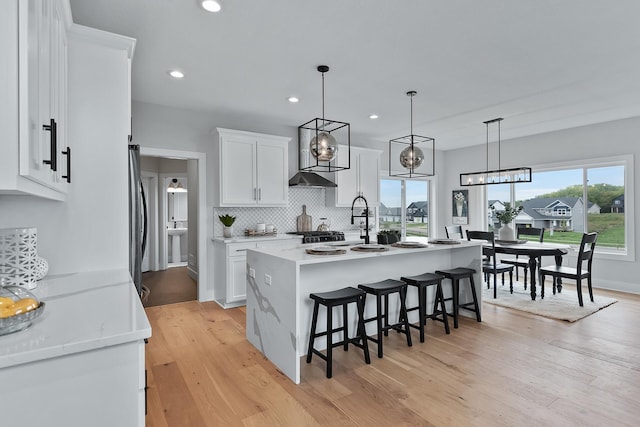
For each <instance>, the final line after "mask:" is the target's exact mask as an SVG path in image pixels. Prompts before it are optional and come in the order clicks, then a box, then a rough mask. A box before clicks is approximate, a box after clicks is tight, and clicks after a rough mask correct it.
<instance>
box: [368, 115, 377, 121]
mask: <svg viewBox="0 0 640 427" xmlns="http://www.w3.org/2000/svg"><path fill="white" fill-rule="evenodd" d="M369 118H370V119H371V120H375V119H377V118H378V115H377V114H371V115H370V116H369Z"/></svg>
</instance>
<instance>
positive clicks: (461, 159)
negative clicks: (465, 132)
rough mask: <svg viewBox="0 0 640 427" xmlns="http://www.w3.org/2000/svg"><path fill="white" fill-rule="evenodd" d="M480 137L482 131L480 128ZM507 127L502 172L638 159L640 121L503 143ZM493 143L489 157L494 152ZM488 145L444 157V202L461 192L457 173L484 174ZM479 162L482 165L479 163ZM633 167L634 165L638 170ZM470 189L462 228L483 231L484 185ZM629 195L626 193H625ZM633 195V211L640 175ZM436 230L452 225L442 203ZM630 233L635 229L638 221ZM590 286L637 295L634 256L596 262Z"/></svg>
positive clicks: (639, 270)
mask: <svg viewBox="0 0 640 427" xmlns="http://www.w3.org/2000/svg"><path fill="white" fill-rule="evenodd" d="M479 133H480V134H481V135H482V128H481V127H480V128H479ZM508 134H509V131H508V127H503V132H502V138H503V139H502V141H501V142H502V159H501V162H502V163H501V166H502V167H518V166H534V167H535V166H538V165H541V166H542V165H545V164H552V163H562V162H570V161H576V160H581V159H585V160H593V159H598V158H602V157H612V156H616V155H629V154H631V155H633V157H634V161H636V162H637V161H638V156H639V155H640V144H639V142H640V141H638V139H639V138H640V117H635V118H630V119H624V120H616V121H613V122H607V123H601V124H596V125H591V126H582V127H578V128H573V129H567V130H562V131H557V132H550V133H545V134H540V135H533V136H529V137H523V138H516V139H511V140H507V139H505V138H508ZM494 149H495V148H494V146H493V144H491V148H490V152H495V151H494ZM485 152H486V146H485V145H479V146H474V147H468V148H463V149H459V150H451V151H447V152H445V155H444V167H443V168H441V169H440V171H441V179H440V180H439V185H440V188H441V194H442V195H443V197H445V199H444V200H450V197H451V192H452V191H453V190H457V189H461V188H463V187H460V177H459V174H460V172H471V171H481V170H485V169H486V161H485V158H486V156H485ZM478 159H480V160H478ZM636 167H637V165H636ZM464 188H466V189H468V190H469V212H470V217H469V224H468V225H466V226H463V228H464V229H482V228H483V227H485V218H484V212H485V209H484V203H485V195H484V191H485V190H484V189H485V187H483V186H476V187H464ZM628 191H629V190H628ZM630 191H632V192H633V193H632V194H633V196H634V202H635V203H634V207H635V206H637V201H638V200H640V174H638V173H635V175H634V181H633V186H632V188H631V189H630ZM438 211H439V218H440V221H439V223H438V226H437V227H438V230H440V229H444V226H445V225H447V224H451V217H452V212H451V203H440V204H439V206H438ZM627 219H628V220H629V221H635V223H634V228H635V229H636V230H637V229H638V228H637V226H638V223H637V220H636V219H635V218H627ZM633 239H634V242H633V243H634V245H635V247H636V248H637V247H638V244H639V243H640V241H639V238H638V235H637V234H636V235H634V236H633ZM593 274H594V278H595V279H594V286H596V287H601V288H609V289H616V290H621V291H626V292H635V293H640V282H639V281H638V279H637V278H638V277H640V263H639V262H638V261H637V256H636V257H635V258H634V259H633V260H632V261H616V260H610V259H602V258H597V259H596V261H595V262H594V267H593Z"/></svg>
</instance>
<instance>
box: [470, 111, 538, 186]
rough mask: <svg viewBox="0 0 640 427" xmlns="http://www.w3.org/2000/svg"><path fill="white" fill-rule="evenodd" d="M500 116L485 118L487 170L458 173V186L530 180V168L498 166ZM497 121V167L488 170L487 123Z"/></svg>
mask: <svg viewBox="0 0 640 427" xmlns="http://www.w3.org/2000/svg"><path fill="white" fill-rule="evenodd" d="M502 120H503V119H502V118H497V119H493V120H487V121H486V122H484V124H485V125H486V126H487V170H485V171H481V172H468V173H461V174H460V186H462V187H471V186H474V185H491V184H510V183H512V182H531V168H529V167H519V168H508V169H502V168H500V151H501V149H500V122H501V121H502ZM492 123H498V169H493V170H489V125H490V124H492Z"/></svg>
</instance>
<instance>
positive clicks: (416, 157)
mask: <svg viewBox="0 0 640 427" xmlns="http://www.w3.org/2000/svg"><path fill="white" fill-rule="evenodd" d="M416 95H417V92H416V91H415V90H411V91H409V92H407V96H410V97H411V135H407V136H403V137H402V138H396V139H392V140H390V141H389V176H400V177H405V178H414V177H415V178H417V177H426V176H433V175H434V174H435V154H436V153H435V141H436V140H435V139H434V138H430V137H428V136H420V135H414V134H413V97H414V96H416ZM420 143H421V144H423V146H427V148H429V147H428V145H429V144H430V145H431V147H430V148H431V153H432V154H431V164H430V165H429V164H426V163H424V161H425V155H424V151H422V149H421V148H420V147H418V146H417V145H418V144H420ZM402 147H404V148H402ZM398 151H400V154H399V156H398V157H397V158H399V159H400V165H401V166H402V167H403V168H404V170H400V171H398V169H397V167H395V170H394V167H393V166H395V165H393V164H392V163H391V159H392V158H394V157H395V156H394V155H393V153H397V152H398ZM423 164H424V167H422V166H423ZM421 167H422V168H421ZM418 169H420V170H419V171H418Z"/></svg>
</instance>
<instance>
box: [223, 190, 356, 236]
mask: <svg viewBox="0 0 640 427" xmlns="http://www.w3.org/2000/svg"><path fill="white" fill-rule="evenodd" d="M302 205H307V215H311V219H312V224H311V227H312V228H311V229H312V230H315V229H316V228H317V227H318V225H320V223H321V221H320V218H325V217H326V218H327V220H328V221H329V223H330V226H331V230H339V231H348V230H357V229H358V225H357V224H356V225H351V209H350V208H329V207H326V206H325V189H324V188H309V187H306V188H304V187H290V188H289V206H287V207H283V208H247V207H244V208H214V209H213V214H214V216H213V217H214V226H213V233H214V235H216V236H220V235H222V227H223V226H222V223H221V222H220V220H218V215H224V214H229V215H232V216H235V217H236V221H235V223H234V224H233V234H234V235H236V236H237V235H243V234H244V230H245V229H254V228H255V226H256V224H257V223H262V222H263V223H265V224H273V225H274V226H275V227H276V229H277V230H278V232H279V233H286V232H288V231H296V219H297V217H298V215H300V214H302Z"/></svg>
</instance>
